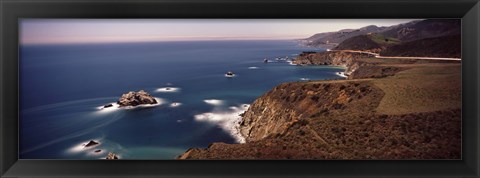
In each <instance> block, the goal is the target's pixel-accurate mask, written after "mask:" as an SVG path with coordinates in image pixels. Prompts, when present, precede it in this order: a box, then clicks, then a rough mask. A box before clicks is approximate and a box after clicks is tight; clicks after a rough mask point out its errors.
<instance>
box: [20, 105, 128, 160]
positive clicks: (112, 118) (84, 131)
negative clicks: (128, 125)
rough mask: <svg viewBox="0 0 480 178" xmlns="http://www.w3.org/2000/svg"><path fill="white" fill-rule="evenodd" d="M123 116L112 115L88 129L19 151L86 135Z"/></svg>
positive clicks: (29, 150) (39, 147)
mask: <svg viewBox="0 0 480 178" xmlns="http://www.w3.org/2000/svg"><path fill="white" fill-rule="evenodd" d="M122 116H123V114H116V115H114V116H113V117H111V118H110V119H109V120H106V121H105V122H104V123H100V124H97V125H95V126H92V127H89V128H88V129H86V130H81V131H77V132H74V133H72V134H68V135H65V136H63V137H59V138H57V139H54V140H52V141H49V142H46V143H43V144H40V145H37V146H35V147H32V148H28V149H25V150H23V151H22V152H21V154H25V153H28V152H32V151H35V150H38V149H41V148H44V147H47V146H49V145H52V144H55V143H58V142H62V141H65V140H69V139H72V138H76V137H80V136H82V135H86V134H89V133H91V132H94V131H98V129H99V128H102V127H104V126H107V125H109V124H111V123H114V122H116V121H117V120H119V119H120V118H121V117H122Z"/></svg>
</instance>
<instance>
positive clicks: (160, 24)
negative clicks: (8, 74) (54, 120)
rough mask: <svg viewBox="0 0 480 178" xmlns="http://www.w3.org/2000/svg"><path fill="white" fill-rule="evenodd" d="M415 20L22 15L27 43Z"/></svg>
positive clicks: (278, 33)
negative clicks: (56, 16)
mask: <svg viewBox="0 0 480 178" xmlns="http://www.w3.org/2000/svg"><path fill="white" fill-rule="evenodd" d="M412 20H415V19H21V20H20V24H19V25H20V43H21V44H69V43H115V42H149V41H180V40H248V39H300V38H306V37H309V36H311V35H313V34H315V33H321V32H329V31H337V30H341V29H349V28H361V27H364V26H368V25H377V26H391V25H396V24H400V23H405V22H409V21H412Z"/></svg>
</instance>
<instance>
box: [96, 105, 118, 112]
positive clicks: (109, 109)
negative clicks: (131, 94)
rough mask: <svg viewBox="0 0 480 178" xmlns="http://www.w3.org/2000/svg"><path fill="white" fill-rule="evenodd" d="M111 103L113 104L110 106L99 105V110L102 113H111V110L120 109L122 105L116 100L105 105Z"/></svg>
mask: <svg viewBox="0 0 480 178" xmlns="http://www.w3.org/2000/svg"><path fill="white" fill-rule="evenodd" d="M109 104H111V105H112V106H110V107H108V108H105V106H99V107H97V109H98V110H99V112H100V113H110V112H113V111H116V110H119V109H120V105H118V104H117V103H116V102H115V103H108V104H105V105H109Z"/></svg>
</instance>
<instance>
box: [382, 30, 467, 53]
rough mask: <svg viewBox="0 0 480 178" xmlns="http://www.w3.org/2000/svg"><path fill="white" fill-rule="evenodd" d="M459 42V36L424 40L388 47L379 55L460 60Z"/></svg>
mask: <svg viewBox="0 0 480 178" xmlns="http://www.w3.org/2000/svg"><path fill="white" fill-rule="evenodd" d="M461 41H462V40H461V36H460V35H452V36H442V37H435V38H425V39H421V40H416V41H410V42H406V43H402V44H398V45H393V46H390V47H388V48H386V49H385V50H382V51H381V52H380V55H381V56H416V57H424V56H425V57H450V58H460V57H461V46H462V45H461Z"/></svg>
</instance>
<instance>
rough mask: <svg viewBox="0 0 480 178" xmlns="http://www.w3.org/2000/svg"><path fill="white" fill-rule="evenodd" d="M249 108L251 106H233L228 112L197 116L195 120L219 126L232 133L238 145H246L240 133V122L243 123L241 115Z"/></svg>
mask: <svg viewBox="0 0 480 178" xmlns="http://www.w3.org/2000/svg"><path fill="white" fill-rule="evenodd" d="M249 107H250V105H249V104H242V105H240V106H231V107H229V108H228V110H223V111H214V112H207V113H202V114H197V115H195V120H196V121H199V122H209V123H214V124H217V125H219V126H220V127H221V128H222V129H223V130H225V131H227V132H228V133H230V135H232V137H233V138H234V139H235V140H236V141H237V142H238V143H245V138H243V136H242V135H241V134H240V131H239V126H240V122H241V121H242V117H241V116H240V114H242V113H244V112H245V111H246V110H247V109H248V108H249Z"/></svg>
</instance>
